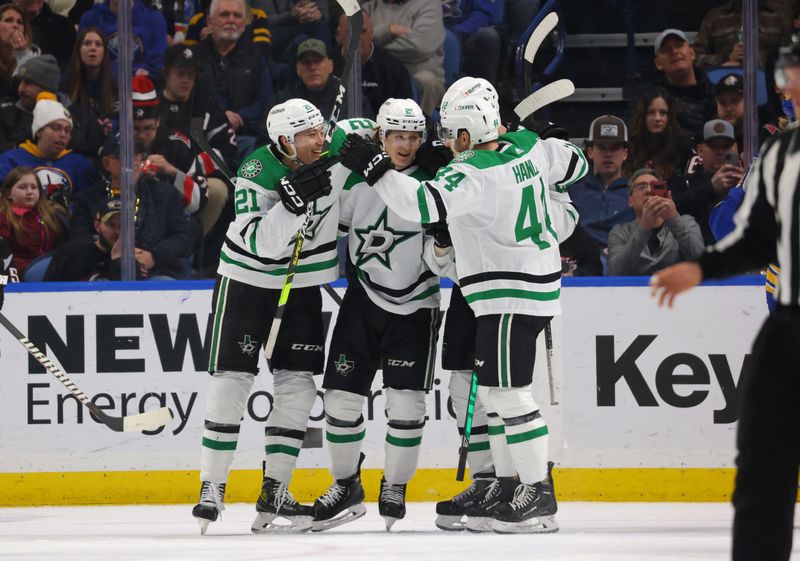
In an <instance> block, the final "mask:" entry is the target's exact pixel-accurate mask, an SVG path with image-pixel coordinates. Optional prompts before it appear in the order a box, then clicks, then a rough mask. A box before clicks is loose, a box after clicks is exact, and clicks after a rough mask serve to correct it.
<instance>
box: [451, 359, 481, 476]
mask: <svg viewBox="0 0 800 561" xmlns="http://www.w3.org/2000/svg"><path fill="white" fill-rule="evenodd" d="M476 397H478V375H477V374H475V372H473V373H472V381H471V383H470V386H469V399H468V400H467V415H466V418H465V419H464V435H463V436H462V437H461V446H460V447H459V449H458V469H457V470H456V481H464V472H465V471H466V468H467V453H468V452H469V437H470V435H471V434H472V418H473V416H474V415H475V398H476Z"/></svg>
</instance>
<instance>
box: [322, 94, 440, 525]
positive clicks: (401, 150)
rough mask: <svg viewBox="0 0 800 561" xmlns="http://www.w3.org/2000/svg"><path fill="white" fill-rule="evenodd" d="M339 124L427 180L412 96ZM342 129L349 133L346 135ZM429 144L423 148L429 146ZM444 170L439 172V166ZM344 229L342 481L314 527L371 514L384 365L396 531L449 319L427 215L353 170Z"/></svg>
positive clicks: (334, 434) (332, 387)
mask: <svg viewBox="0 0 800 561" xmlns="http://www.w3.org/2000/svg"><path fill="white" fill-rule="evenodd" d="M369 123H370V121H369V120H368V119H350V120H348V121H344V122H342V123H340V129H339V131H337V134H338V133H339V132H342V131H345V130H352V131H353V132H354V134H359V133H361V134H360V135H359V136H365V134H364V133H365V132H367V133H370V132H371V133H373V134H372V135H369V134H367V135H366V136H367V137H369V136H371V137H372V138H373V139H375V140H378V141H379V142H380V144H381V146H382V147H383V148H384V149H385V150H386V152H387V154H388V156H387V157H388V158H390V160H391V162H392V165H393V166H394V167H395V169H397V170H398V174H397V175H398V177H403V178H411V180H413V181H422V180H428V179H431V178H432V177H433V174H432V173H430V172H429V171H428V170H426V168H425V166H424V165H423V166H420V165H418V162H417V161H416V156H417V154H418V153H420V152H419V150H420V147H421V146H422V145H423V143H424V142H425V139H426V126H425V116H424V114H423V113H422V109H421V108H420V107H419V105H417V104H416V103H415V102H414V101H413V100H411V99H391V98H390V99H388V100H387V101H386V102H384V103H383V105H382V106H381V107H380V110H379V111H378V116H377V125H378V132H377V134H374V132H375V131H374V129H367V128H366V126H365V125H367V124H369ZM341 136H344V135H343V134H342V135H341ZM423 152H424V151H423ZM434 171H435V170H434ZM339 229H340V231H341V232H342V233H344V234H346V235H347V238H348V239H347V241H348V262H347V277H348V288H347V291H346V292H345V295H344V299H343V302H342V306H341V309H340V311H339V315H338V317H337V320H336V326H335V327H334V330H333V336H332V340H331V347H330V352H329V353H328V360H327V364H326V368H325V377H324V381H323V387H324V388H325V400H324V401H325V419H326V424H325V431H326V440H327V447H328V450H329V452H330V458H331V474H332V475H333V478H334V480H335V481H334V483H333V485H331V486H330V488H329V489H328V490H327V492H326V493H325V494H324V495H322V496H321V497H320V498H318V499H317V501H316V502H315V504H314V524H313V530H315V531H321V530H327V529H329V528H333V527H336V526H339V525H341V524H345V523H347V522H351V521H353V520H356V519H357V518H359V517H361V516H363V515H364V514H365V513H366V507H365V506H364V504H363V503H364V489H363V486H362V484H361V477H360V464H361V458H363V455H362V454H361V445H362V443H363V441H364V437H365V434H366V431H365V424H364V415H363V409H364V405H365V403H366V400H367V397H368V396H369V395H370V391H371V387H372V381H373V378H374V377H375V374H376V370H378V369H381V370H382V373H383V388H384V396H385V398H386V416H387V424H388V429H387V432H386V443H385V448H386V456H385V457H386V465H385V469H384V476H383V479H382V480H381V487H380V495H379V498H378V511H379V513H380V515H381V516H383V517H384V519H385V520H386V528H387V530H389V529H391V527H392V525H393V524H394V523H395V522H396V521H397V520H399V519H401V518H403V517H404V516H405V514H406V506H405V494H406V484H407V483H408V482H409V480H410V479H411V477H412V476H413V475H414V472H415V471H416V468H417V463H418V459H419V450H420V444H421V442H422V433H423V427H424V426H425V394H426V393H427V392H428V391H429V390H430V389H431V388H432V386H433V371H434V366H435V362H436V342H437V338H438V330H439V323H440V311H439V278H438V276H437V275H436V274H434V273H432V272H431V271H430V270H429V269H428V267H427V266H426V265H425V263H424V261H423V251H424V248H425V236H424V232H423V228H422V226H421V225H420V223H419V221H409V220H407V219H405V218H402V217H400V216H398V214H397V213H395V212H394V211H393V210H392V209H390V208H387V206H386V203H384V202H383V200H381V198H380V196H379V195H378V193H377V192H376V191H375V190H374V189H373V188H372V187H370V185H368V184H367V183H366V182H365V179H364V178H363V177H362V176H361V175H358V174H357V173H355V172H354V173H353V174H352V175H351V176H350V178H348V180H347V182H346V184H345V185H344V187H343V190H342V195H341V214H340V217H339Z"/></svg>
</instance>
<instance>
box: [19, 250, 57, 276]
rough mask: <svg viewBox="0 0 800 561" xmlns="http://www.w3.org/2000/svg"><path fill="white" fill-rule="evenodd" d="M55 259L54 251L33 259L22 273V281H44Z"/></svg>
mask: <svg viewBox="0 0 800 561" xmlns="http://www.w3.org/2000/svg"><path fill="white" fill-rule="evenodd" d="M52 260H53V254H52V253H45V254H44V255H40V256H39V257H37V258H36V259H34V260H33V261H31V263H30V265H28V268H27V269H25V272H24V273H22V282H42V281H43V280H44V274H45V273H46V272H47V268H48V267H49V266H50V261H52Z"/></svg>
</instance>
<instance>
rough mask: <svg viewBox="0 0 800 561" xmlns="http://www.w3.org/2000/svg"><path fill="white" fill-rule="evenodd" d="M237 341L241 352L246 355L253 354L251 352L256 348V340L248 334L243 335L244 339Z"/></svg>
mask: <svg viewBox="0 0 800 561" xmlns="http://www.w3.org/2000/svg"><path fill="white" fill-rule="evenodd" d="M237 343H239V347H240V348H241V349H242V354H246V355H247V356H253V353H254V352H256V349H258V341H256V340H255V339H252V338H251V337H250V335H245V336H244V340H242V341H237Z"/></svg>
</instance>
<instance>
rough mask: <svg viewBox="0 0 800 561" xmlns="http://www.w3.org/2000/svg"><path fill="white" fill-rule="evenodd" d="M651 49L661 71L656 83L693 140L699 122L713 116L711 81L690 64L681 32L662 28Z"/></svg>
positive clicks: (692, 56) (690, 55)
mask: <svg viewBox="0 0 800 561" xmlns="http://www.w3.org/2000/svg"><path fill="white" fill-rule="evenodd" d="M655 51H656V56H655V60H654V63H655V66H656V68H657V69H658V70H660V71H661V72H663V73H664V76H663V80H662V81H661V83H660V84H658V85H660V86H662V87H663V88H664V89H665V90H667V92H668V93H669V94H670V95H671V96H672V99H673V102H674V108H675V116H676V118H677V119H678V124H679V125H680V126H681V127H682V128H683V130H685V131H686V132H688V133H689V134H691V135H692V137H693V139H694V142H697V141H698V139H699V138H701V137H702V136H701V135H702V129H703V123H705V122H706V121H707V120H708V119H710V118H711V116H712V115H714V99H713V96H712V90H711V83H710V82H709V81H708V77H707V76H706V74H705V72H704V71H702V70H701V69H699V68H696V67H695V66H694V60H695V54H694V50H693V49H692V47H691V46H690V45H689V42H688V41H687V39H686V34H685V33H684V32H683V31H680V30H678V29H665V30H664V31H662V32H661V33H660V34H659V35H658V37H656V42H655Z"/></svg>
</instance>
